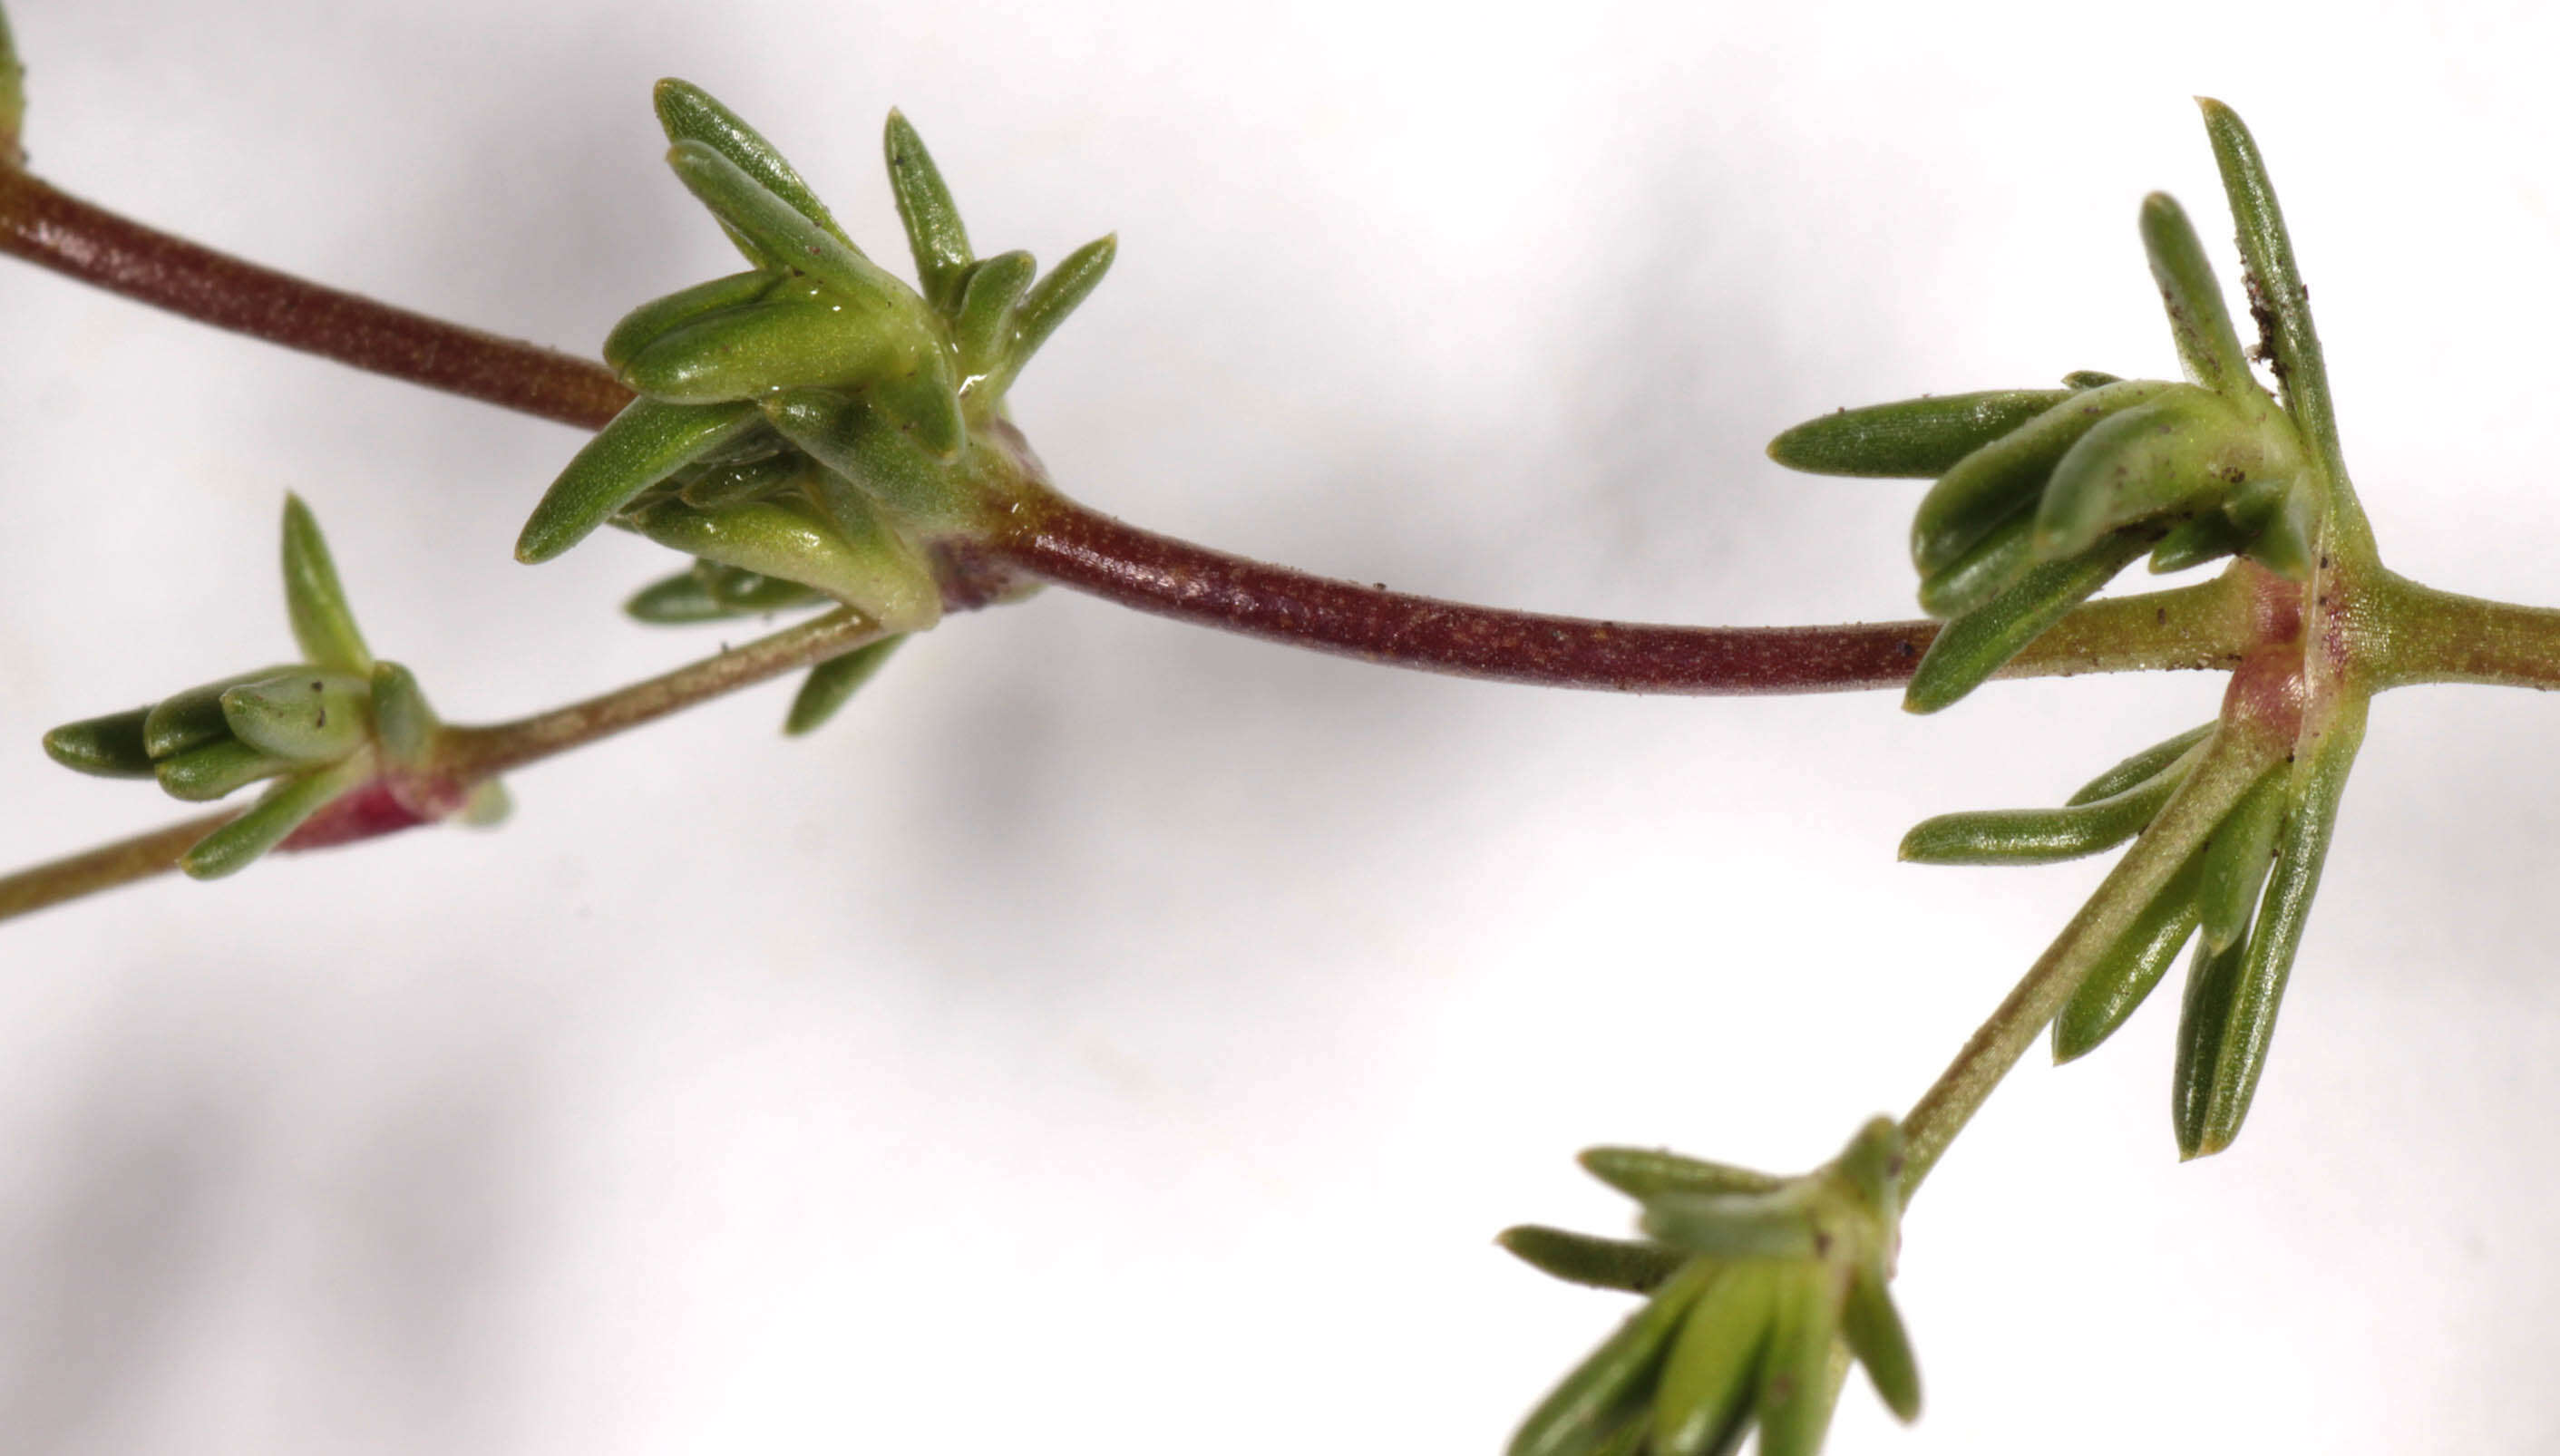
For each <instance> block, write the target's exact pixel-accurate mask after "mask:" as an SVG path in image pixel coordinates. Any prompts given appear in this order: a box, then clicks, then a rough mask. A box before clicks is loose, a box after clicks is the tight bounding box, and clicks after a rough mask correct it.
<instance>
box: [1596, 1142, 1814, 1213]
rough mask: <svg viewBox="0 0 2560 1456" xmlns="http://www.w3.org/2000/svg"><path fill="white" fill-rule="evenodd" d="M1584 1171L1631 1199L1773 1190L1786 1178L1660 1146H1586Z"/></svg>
mask: <svg viewBox="0 0 2560 1456" xmlns="http://www.w3.org/2000/svg"><path fill="white" fill-rule="evenodd" d="M1577 1161H1578V1162H1580V1163H1581V1164H1582V1169H1583V1171H1584V1172H1586V1173H1588V1174H1590V1175H1591V1176H1592V1177H1594V1178H1596V1179H1599V1180H1600V1181H1601V1182H1602V1183H1605V1184H1607V1185H1609V1186H1610V1187H1611V1188H1614V1189H1616V1190H1617V1191H1618V1192H1620V1193H1622V1194H1625V1195H1626V1196H1627V1197H1629V1198H1631V1199H1639V1200H1643V1199H1652V1198H1658V1197H1660V1196H1662V1195H1664V1194H1673V1193H1695V1194H1727V1193H1774V1192H1776V1191H1777V1190H1779V1189H1781V1188H1784V1187H1786V1180H1785V1179H1782V1178H1772V1177H1770V1176H1769V1175H1768V1174H1766V1173H1754V1172H1752V1171H1751V1170H1750V1169H1748V1168H1734V1167H1731V1166H1729V1165H1726V1164H1723V1163H1709V1162H1707V1161H1705V1160H1704V1159H1700V1158H1685V1157H1682V1156H1680V1154H1678V1153H1672V1152H1665V1151H1664V1150H1662V1149H1660V1148H1585V1149H1583V1150H1582V1155H1581V1157H1580V1158H1579V1159H1578V1160H1577Z"/></svg>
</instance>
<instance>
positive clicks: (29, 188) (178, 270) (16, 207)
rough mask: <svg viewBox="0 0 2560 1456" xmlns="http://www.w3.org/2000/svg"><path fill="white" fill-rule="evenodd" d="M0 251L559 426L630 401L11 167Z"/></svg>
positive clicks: (1, 200) (1, 171) (610, 381)
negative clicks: (146, 222)
mask: <svg viewBox="0 0 2560 1456" xmlns="http://www.w3.org/2000/svg"><path fill="white" fill-rule="evenodd" d="M6 151H7V143H6V140H5V138H0V158H5V153H6ZM0 252H8V253H14V254H16V255H17V256H19V257H22V258H25V259H26V260H28V261H29V262H32V263H36V264H39V265H40V266H43V267H48V268H52V269H53V270H55V271H56V272H60V273H66V274H69V275H70V276H72V277H75V278H78V279H80V281H81V282H84V283H94V284H96V285H97V286H98V287H101V288H104V289H107V290H108V291H110V292H114V293H121V294H123V295H124V296H126V297H128V298H133V299H138V300H140V301H141V302H144V303H148V304H151V305H153V306H154V307H157V308H165V309H168V310H169V311H170V312H172V313H178V314H183V315H185V316H186V317H188V318H191V319H195V320H197V321H198V322H201V323H208V324H212V325H213V326H214V327H216V328H220V329H229V330H231V331H233V332H234V333H240V334H248V335H251V336H253V337H255V338H260V339H264V340H266V341H268V342H269V343H274V344H281V345H283V346H284V347H286V348H288V349H299V350H301V351H303V352H304V353H307V354H317V355H319V356H321V357H322V358H324V359H334V360H337V361H338V362H339V363H341V364H351V365H354V366H355V367H356V368H358V369H363V370H371V371H372V372H374V373H375V374H384V375H389V376H391V377H392V378H394V379H399V380H406V381H408V382H410V383H411V384H419V385H424V386H426V387H427V388H429V389H435V390H443V391H446V392H448V393H450V394H456V395H463V396H467V397H469V398H471V399H474V400H484V401H487V402H488V403H490V404H504V405H506V406H507V407H509V408H511V409H521V410H524V411H525V412H527V413H529V414H539V415H541V416H542V417H544V418H546V419H557V420H560V422H562V423H564V424H575V425H582V426H584V427H586V428H588V429H596V428H600V427H601V426H602V425H603V424H604V422H605V421H606V420H609V419H611V418H612V417H613V416H614V414H615V413H616V412H618V411H619V410H620V409H621V408H622V406H623V405H624V404H628V403H629V402H630V399H631V392H630V391H628V390H626V389H624V388H623V387H622V385H621V384H620V382H618V381H616V380H615V379H614V378H613V376H612V375H611V374H610V373H609V372H607V371H606V370H605V369H604V368H603V366H601V365H598V364H594V363H591V362H589V361H587V360H583V359H579V358H576V357H574V356H571V355H567V354H562V353H560V352H558V351H556V350H551V349H545V348H542V347H540V346H539V345H534V344H527V343H522V342H519V341H517V340H514V339H502V338H500V337H498V336H497V335H495V334H484V333H482V332H480V331H479V330H477V329H466V328H463V327H461V326H459V325H456V324H449V323H444V322H442V321H440V320H437V319H432V318H429V317H427V316H426V315H424V314H417V313H411V312H409V311H408V310H406V309H401V308H394V307H392V306H390V305H389V304H384V303H377V302H375V301H373V300H372V299H370V298H363V297H359V296H358V295H356V294H353V293H342V292H340V291H338V290H337V289H335V288H324V287H321V286H320V285H319V284H316V283H311V282H306V281H304V280H302V279H300V278H295V277H292V276H290V275H288V274H284V273H279V272H276V271H274V270H273V269H270V268H263V267H260V266H258V265H257V264H255V263H250V262H243V261H242V260H240V259H239V258H236V257H233V256H231V255H230V254H228V253H222V252H216V251H215V250H213V249H212V248H209V247H206V246H204V245H202V244H200V243H190V242H188V241H187V240H185V239H183V238H177V237H172V236H171V235H169V234H167V233H162V232H159V231H157V230H156V229H151V228H146V227H144V226H142V225H141V224H139V223H136V222H132V221H130V220H128V219H125V218H121V217H118V216H116V215H115V214H113V213H110V212H108V211H106V210H105V209H103V208H100V207H96V206H94V205H92V204H89V203H85V202H82V201H80V199H79V198H76V197H72V196H70V195H69V194H66V193H63V192H60V191H57V190H56V189H55V188H53V187H52V186H50V185H49V184H47V183H45V182H44V181H42V180H41V179H39V178H37V177H34V176H32V175H30V174H28V173H25V172H21V171H17V170H15V169H14V168H11V167H8V166H6V165H0Z"/></svg>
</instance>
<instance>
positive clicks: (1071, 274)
mask: <svg viewBox="0 0 2560 1456" xmlns="http://www.w3.org/2000/svg"><path fill="white" fill-rule="evenodd" d="M1119 253H1120V235H1119V234H1117V233H1111V234H1106V235H1104V236H1102V237H1100V238H1096V239H1094V240H1093V241H1092V242H1091V243H1086V244H1084V245H1083V246H1082V247H1079V248H1077V249H1076V250H1075V251H1073V252H1070V253H1068V254H1067V255H1066V256H1065V257H1062V258H1060V259H1058V264H1057V266H1056V267H1053V268H1051V269H1049V270H1048V276H1047V277H1044V278H1042V279H1040V281H1039V282H1037V283H1034V284H1033V285H1032V288H1031V291H1030V292H1029V293H1026V294H1024V295H1023V302H1022V306H1021V307H1020V308H1017V309H1015V310H1014V346H1013V349H1012V352H1011V358H1010V360H1009V361H1008V363H1007V364H1006V366H1005V372H1004V374H1003V375H1002V376H1000V377H999V379H998V381H997V383H998V384H999V385H1000V386H1002V387H1003V388H1002V389H999V390H998V392H997V393H999V394H1002V393H1003V391H1004V389H1010V388H1012V386H1013V383H1014V381H1015V380H1016V379H1018V378H1020V377H1021V375H1022V372H1023V366H1024V365H1026V364H1029V363H1031V360H1032V356H1033V355H1035V354H1038V353H1039V352H1040V346H1041V345H1042V344H1045V343H1047V342H1048V336H1049V335H1051V334H1054V333H1056V332H1057V326H1058V325H1059V324H1062V323H1064V322H1066V316H1067V315H1068V314H1070V313H1073V312H1075V307H1076V305H1077V304H1079V303H1082V302H1083V301H1084V300H1085V298H1086V297H1087V296H1089V295H1090V294H1091V293H1092V292H1093V290H1094V289H1095V288H1096V287H1098V286H1100V285H1101V282H1102V275H1103V274H1105V273H1107V272H1109V271H1111V259H1113V258H1114V257H1117V256H1118V255H1119Z"/></svg>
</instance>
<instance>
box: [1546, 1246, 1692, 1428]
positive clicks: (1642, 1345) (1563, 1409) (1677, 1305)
mask: <svg viewBox="0 0 2560 1456" xmlns="http://www.w3.org/2000/svg"><path fill="white" fill-rule="evenodd" d="M1716 1272H1717V1269H1716V1266H1715V1265H1713V1264H1711V1263H1707V1262H1705V1261H1703V1260H1700V1261H1697V1262H1692V1263H1690V1264H1689V1265H1688V1266H1686V1267H1685V1268H1682V1269H1681V1270H1680V1272H1679V1273H1677V1274H1675V1275H1673V1276H1672V1278H1671V1280H1670V1282H1669V1283H1667V1284H1665V1285H1664V1286H1663V1287H1662V1289H1661V1290H1660V1292H1658V1293H1656V1294H1655V1295H1654V1297H1653V1298H1652V1299H1651V1300H1649V1301H1647V1303H1646V1305H1645V1307H1644V1308H1643V1309H1640V1310H1638V1311H1636V1313H1635V1314H1633V1315H1631V1316H1629V1317H1628V1319H1627V1322H1626V1323H1625V1324H1623V1325H1620V1326H1619V1327H1618V1332H1617V1333H1616V1334H1614V1335H1612V1336H1610V1337H1609V1339H1608V1340H1607V1341H1606V1342H1604V1343H1603V1344H1602V1345H1601V1347H1600V1348H1599V1349H1598V1350H1596V1351H1593V1352H1592V1353H1591V1356H1590V1358H1589V1359H1587V1360H1585V1361H1583V1362H1582V1364H1581V1365H1579V1366H1577V1367H1575V1369H1574V1371H1573V1373H1572V1374H1571V1375H1566V1376H1565V1377H1564V1379H1563V1381H1562V1382H1561V1383H1560V1384H1558V1385H1557V1386H1556V1387H1555V1389H1554V1390H1552V1391H1550V1392H1549V1393H1548V1395H1547V1397H1546V1398H1545V1399H1544V1400H1541V1401H1539V1402H1538V1405H1537V1408H1536V1409H1535V1410H1532V1411H1530V1412H1529V1415H1528V1419H1526V1420H1524V1421H1522V1422H1520V1431H1519V1433H1518V1434H1517V1435H1514V1436H1513V1437H1512V1443H1511V1445H1510V1447H1509V1448H1508V1452H1509V1456H1588V1453H1591V1452H1593V1451H1595V1450H1596V1449H1598V1448H1599V1447H1600V1445H1601V1443H1602V1442H1604V1441H1606V1440H1607V1439H1608V1438H1609V1437H1610V1436H1611V1435H1612V1434H1613V1433H1615V1432H1616V1431H1617V1430H1618V1429H1619V1424H1620V1422H1622V1421H1623V1420H1625V1419H1626V1418H1627V1417H1628V1416H1629V1415H1630V1414H1632V1413H1633V1412H1634V1411H1636V1410H1638V1409H1640V1408H1642V1406H1643V1404H1644V1401H1645V1399H1646V1397H1647V1396H1648V1395H1650V1394H1651V1393H1652V1391H1653V1387H1654V1376H1655V1374H1656V1373H1657V1372H1658V1371H1660V1370H1661V1369H1662V1365H1663V1356H1664V1352H1665V1350H1666V1348H1667V1347H1668V1346H1669V1345H1670V1344H1671V1341H1672V1337H1673V1336H1674V1335H1675V1334H1677V1333H1679V1332H1680V1326H1681V1322H1682V1321H1683V1320H1684V1319H1685V1318H1686V1316H1687V1315H1688V1312H1689V1308H1690V1306H1691V1305H1693V1304H1694V1303H1695V1302H1696V1301H1697V1297H1698V1296H1699V1294H1701V1293H1703V1292H1704V1291H1705V1289H1706V1287H1707V1286H1708V1285H1709V1284H1710V1283H1711V1282H1712V1281H1713V1279H1714V1276H1715V1274H1716Z"/></svg>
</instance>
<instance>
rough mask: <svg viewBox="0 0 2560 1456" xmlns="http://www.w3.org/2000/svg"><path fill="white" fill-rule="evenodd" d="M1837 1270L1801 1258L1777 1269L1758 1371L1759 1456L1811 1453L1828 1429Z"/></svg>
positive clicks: (1832, 1391) (1837, 1308)
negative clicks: (1766, 1339)
mask: <svg viewBox="0 0 2560 1456" xmlns="http://www.w3.org/2000/svg"><path fill="white" fill-rule="evenodd" d="M1839 1277H1840V1275H1839V1273H1838V1271H1836V1270H1834V1269H1832V1268H1830V1267H1829V1266H1827V1265H1823V1264H1818V1263H1817V1264H1800V1265H1796V1266H1794V1267H1791V1268H1789V1269H1787V1270H1786V1271H1785V1272H1784V1273H1783V1274H1781V1275H1780V1281H1781V1282H1780V1284H1779V1289H1778V1298H1777V1302H1776V1306H1775V1308H1774V1309H1773V1310H1772V1311H1771V1314H1770V1320H1769V1350H1768V1354H1767V1355H1766V1356H1765V1357H1764V1359H1763V1364H1762V1366H1761V1371H1760V1400H1759V1405H1758V1415H1759V1417H1760V1456H1815V1453H1817V1452H1819V1451H1821V1450H1822V1448H1823V1436H1824V1434H1825V1433H1826V1432H1828V1431H1829V1430H1830V1429H1831V1424H1832V1402H1833V1400H1834V1399H1835V1398H1836V1394H1837V1392H1836V1390H1835V1388H1834V1386H1833V1384H1832V1342H1833V1341H1834V1340H1835V1339H1837V1338H1838V1336H1839V1334H1840V1305H1839V1296H1838V1295H1837V1293H1836V1292H1835V1287H1834V1281H1835V1280H1837V1279H1838V1278H1839Z"/></svg>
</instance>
